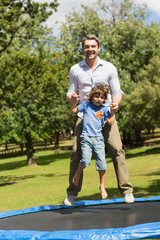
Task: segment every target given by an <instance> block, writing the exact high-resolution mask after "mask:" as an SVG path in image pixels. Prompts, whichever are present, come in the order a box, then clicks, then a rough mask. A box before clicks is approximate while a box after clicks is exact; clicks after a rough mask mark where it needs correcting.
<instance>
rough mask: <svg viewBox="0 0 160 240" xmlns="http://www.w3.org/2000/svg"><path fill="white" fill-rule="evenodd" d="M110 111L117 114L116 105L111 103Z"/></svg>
mask: <svg viewBox="0 0 160 240" xmlns="http://www.w3.org/2000/svg"><path fill="white" fill-rule="evenodd" d="M110 109H111V111H113V112H117V111H118V103H116V102H112V103H111V105H110Z"/></svg>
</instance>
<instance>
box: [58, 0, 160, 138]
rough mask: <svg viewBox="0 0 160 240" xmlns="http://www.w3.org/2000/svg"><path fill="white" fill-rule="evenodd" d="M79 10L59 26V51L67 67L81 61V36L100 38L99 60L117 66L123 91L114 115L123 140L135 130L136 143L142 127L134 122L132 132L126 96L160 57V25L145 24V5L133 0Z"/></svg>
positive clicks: (101, 4) (101, 2) (111, 2)
mask: <svg viewBox="0 0 160 240" xmlns="http://www.w3.org/2000/svg"><path fill="white" fill-rule="evenodd" d="M82 8H83V12H82V13H78V12H76V11H74V12H72V13H70V15H69V16H66V22H65V23H63V24H62V27H61V33H60V41H59V42H60V45H61V48H60V49H61V50H63V51H64V52H65V54H66V55H68V65H69V66H71V65H73V64H74V63H76V62H78V61H80V60H81V59H82V58H83V56H82V49H81V46H80V44H81V40H82V39H83V37H84V36H86V35H88V34H95V35H96V36H97V37H99V39H100V43H101V51H100V53H99V54H100V57H101V58H103V59H104V60H107V61H110V62H112V63H113V64H114V65H115V66H116V67H117V69H118V73H119V79H120V83H121V88H122V90H123V91H124V92H125V95H124V98H123V101H122V103H121V105H120V109H119V111H118V113H117V114H116V115H117V120H118V123H119V126H120V130H121V131H122V133H123V139H125V141H130V139H131V135H132V133H133V132H135V131H136V138H137V141H139V136H140V132H141V130H142V124H143V121H142V124H141V123H139V122H138V121H137V122H134V128H135V131H133V124H132V119H133V112H132V111H131V109H130V108H129V107H128V102H127V101H128V98H127V95H131V94H132V92H133V91H134V90H135V89H136V88H137V86H139V85H137V83H138V82H139V84H140V82H141V81H142V77H141V70H142V69H144V68H145V66H147V65H148V64H149V62H150V59H152V58H153V57H154V56H160V39H159V38H160V26H159V25H158V24H156V23H154V22H152V24H151V25H147V24H146V22H145V20H146V18H147V14H148V12H147V8H146V5H144V6H142V7H139V6H138V5H136V4H134V2H133V1H132V0H122V1H116V0H112V1H110V2H109V3H108V2H107V3H106V1H101V0H99V1H97V5H94V7H88V6H84V5H82ZM79 22H80V23H81V24H79ZM146 70H147V69H146ZM150 91H151V92H152V90H151V89H150ZM152 113H153V112H152ZM141 120H142V118H141ZM146 125H148V123H146ZM143 127H144V124H143Z"/></svg>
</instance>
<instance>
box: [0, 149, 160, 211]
mask: <svg viewBox="0 0 160 240" xmlns="http://www.w3.org/2000/svg"><path fill="white" fill-rule="evenodd" d="M70 153H71V152H70V151H59V153H58V154H55V153H54V151H40V152H36V153H35V160H36V162H37V164H38V166H36V167H27V166H26V164H27V160H26V156H19V157H12V158H5V159H0V171H1V176H0V212H4V211H9V210H17V209H25V208H29V207H34V206H41V205H60V204H62V203H63V200H64V198H65V196H66V188H67V187H68V173H69V162H70ZM126 159H127V165H128V169H129V173H130V182H131V183H132V184H133V187H134V195H135V197H144V198H145V197H151V196H160V187H159V186H160V174H159V173H160V164H159V159H160V146H154V147H143V148H136V149H131V150H126ZM106 160H107V167H108V169H107V171H106V184H105V186H106V189H107V192H108V194H109V197H108V198H109V199H112V198H120V197H122V196H121V195H120V193H119V191H118V189H117V182H116V176H115V172H114V169H113V164H112V161H111V159H110V158H109V157H108V156H107V157H106ZM82 199H89V200H93V199H94V200H96V199H100V192H99V177H98V173H97V172H96V170H95V160H93V161H92V163H91V165H90V166H89V167H88V168H86V169H85V170H84V181H83V187H82V191H81V192H80V193H79V195H78V197H77V198H76V200H77V201H78V200H82Z"/></svg>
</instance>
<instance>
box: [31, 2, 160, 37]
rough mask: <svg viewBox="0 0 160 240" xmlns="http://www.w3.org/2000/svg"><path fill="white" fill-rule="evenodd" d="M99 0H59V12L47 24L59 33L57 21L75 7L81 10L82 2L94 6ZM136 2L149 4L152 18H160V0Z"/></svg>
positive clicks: (60, 20)
mask: <svg viewBox="0 0 160 240" xmlns="http://www.w3.org/2000/svg"><path fill="white" fill-rule="evenodd" d="M34 1H35V2H41V3H43V2H48V3H50V2H51V1H52V0H34ZM95 2H97V1H96V0H58V3H59V6H58V8H57V12H53V15H52V16H50V17H49V18H48V20H47V22H46V23H47V25H48V26H49V27H51V28H54V33H55V34H57V33H58V27H59V25H57V24H56V25H55V22H56V21H58V22H64V21H65V15H68V14H69V13H70V12H72V11H73V8H74V9H75V10H76V11H80V10H81V4H84V5H85V6H93V4H94V3H95ZM134 2H135V3H137V4H138V5H142V4H144V3H146V4H147V6H148V8H149V10H150V11H151V12H153V13H152V19H154V14H155V15H156V16H155V17H156V20H157V17H159V19H160V1H157V0H134Z"/></svg>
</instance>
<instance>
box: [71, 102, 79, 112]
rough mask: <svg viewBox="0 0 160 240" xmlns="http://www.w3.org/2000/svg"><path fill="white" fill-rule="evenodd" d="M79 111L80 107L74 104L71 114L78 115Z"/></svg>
mask: <svg viewBox="0 0 160 240" xmlns="http://www.w3.org/2000/svg"><path fill="white" fill-rule="evenodd" d="M78 112H79V110H78V107H77V105H76V104H72V105H71V113H78Z"/></svg>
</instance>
